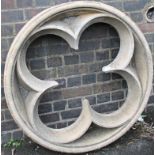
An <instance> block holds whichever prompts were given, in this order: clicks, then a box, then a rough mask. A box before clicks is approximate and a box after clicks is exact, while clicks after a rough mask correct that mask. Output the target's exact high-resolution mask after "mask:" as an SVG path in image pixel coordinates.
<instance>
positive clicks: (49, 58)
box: [27, 23, 127, 128]
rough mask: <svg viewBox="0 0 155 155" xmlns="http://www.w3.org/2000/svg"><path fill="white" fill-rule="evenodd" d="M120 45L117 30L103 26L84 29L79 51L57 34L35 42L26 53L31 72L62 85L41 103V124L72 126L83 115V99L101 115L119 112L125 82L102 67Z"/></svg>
mask: <svg viewBox="0 0 155 155" xmlns="http://www.w3.org/2000/svg"><path fill="white" fill-rule="evenodd" d="M119 46H120V39H119V36H118V33H117V32H116V30H115V29H114V28H113V27H112V26H110V25H108V24H103V23H97V24H93V25H91V26H90V27H88V28H87V29H86V30H85V32H84V33H83V34H82V36H81V38H80V43H79V50H74V49H71V48H70V47H69V45H68V44H67V43H66V41H64V40H63V39H61V38H60V37H57V36H54V35H46V36H42V37H40V38H38V39H36V40H35V41H34V42H33V43H32V44H31V45H30V47H29V48H28V51H27V66H28V68H29V70H30V71H31V73H32V74H33V75H34V76H36V77H37V78H40V79H43V80H44V79H46V80H47V79H49V80H56V81H58V82H59V86H58V87H57V88H55V89H51V90H48V91H47V92H46V93H44V95H43V97H42V98H41V100H40V104H39V106H38V113H39V116H40V119H41V120H42V122H43V123H45V124H46V125H47V126H49V127H51V128H63V127H65V126H68V125H70V124H72V123H73V122H74V121H75V120H76V119H77V117H78V116H79V115H80V112H81V99H82V98H87V99H88V100H89V103H90V105H91V106H92V107H93V108H94V109H95V110H96V111H97V112H99V113H110V112H112V111H115V110H117V109H119V107H121V105H122V104H123V103H124V101H125V99H126V95H127V84H126V81H125V80H124V79H123V78H122V77H121V76H120V75H118V74H115V73H107V74H105V73H103V72H102V67H103V66H106V65H108V64H109V63H110V62H112V61H113V59H114V58H115V57H116V56H117V53H118V51H119Z"/></svg>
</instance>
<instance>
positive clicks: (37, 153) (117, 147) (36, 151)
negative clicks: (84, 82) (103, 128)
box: [2, 111, 154, 155]
mask: <svg viewBox="0 0 155 155" xmlns="http://www.w3.org/2000/svg"><path fill="white" fill-rule="evenodd" d="M149 114H150V115H147V116H149V118H148V117H146V118H145V119H144V120H145V121H144V122H137V123H135V125H134V126H133V127H132V128H131V129H130V131H128V132H127V133H126V134H125V135H124V136H123V137H121V138H120V139H119V140H117V141H116V142H114V143H113V144H111V145H109V146H107V147H106V148H102V149H100V150H97V151H93V152H89V153H83V154H81V155H153V154H154V153H153V152H154V139H153V137H154V135H153V131H154V130H153V123H151V122H153V113H152V114H151V111H150V113H149ZM2 155H11V149H8V148H4V147H2ZM15 155H65V154H64V153H58V152H53V151H50V150H47V149H45V148H43V147H41V146H38V145H37V144H35V143H33V142H32V141H31V140H29V139H25V140H24V144H23V145H22V146H21V147H20V148H19V149H17V151H16V153H15Z"/></svg>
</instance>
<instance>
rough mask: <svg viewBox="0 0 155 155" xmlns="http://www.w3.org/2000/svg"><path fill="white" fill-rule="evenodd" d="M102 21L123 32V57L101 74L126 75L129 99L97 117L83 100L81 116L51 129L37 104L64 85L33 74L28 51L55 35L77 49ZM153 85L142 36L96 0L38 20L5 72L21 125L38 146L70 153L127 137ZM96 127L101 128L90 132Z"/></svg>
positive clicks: (24, 33)
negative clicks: (85, 34)
mask: <svg viewBox="0 0 155 155" xmlns="http://www.w3.org/2000/svg"><path fill="white" fill-rule="evenodd" d="M98 22H103V23H107V24H110V25H112V26H113V27H114V28H115V29H116V30H117V32H118V34H119V37H120V50H119V53H118V55H117V57H116V58H115V59H114V60H113V62H111V63H110V64H109V65H107V66H104V67H103V68H102V71H103V72H106V73H107V72H115V73H118V74H120V75H121V76H122V77H124V79H125V80H126V81H127V84H128V96H127V99H126V101H125V103H124V104H123V106H122V107H121V108H119V109H118V110H117V111H115V112H112V113H110V114H100V113H97V112H96V111H94V110H93V109H92V108H91V106H90V105H89V101H88V100H87V99H83V101H82V111H81V114H80V116H79V118H78V119H77V120H76V121H75V122H74V123H73V124H72V125H70V126H68V127H65V128H62V129H51V128H48V127H47V126H45V125H44V124H43V123H42V122H41V120H40V118H39V116H38V111H37V109H38V104H39V100H40V98H41V96H42V95H43V93H44V92H45V91H46V90H48V89H49V88H54V87H57V86H58V85H59V83H58V82H57V81H47V80H46V81H45V80H40V79H38V78H36V77H34V76H33V75H32V74H31V73H30V71H29V70H28V68H27V66H26V51H27V48H28V47H29V45H30V44H31V42H32V41H33V40H35V39H36V38H38V37H39V36H42V35H45V34H54V35H57V36H60V37H62V38H63V39H64V40H66V41H67V42H68V44H69V45H70V47H71V48H73V49H75V50H76V49H78V44H79V40H80V36H81V35H82V33H83V31H84V30H85V29H86V28H87V27H88V26H90V25H92V24H94V23H98ZM18 81H20V82H19V83H20V85H22V86H23V87H24V88H26V89H27V90H28V95H27V97H26V98H25V99H24V98H23V96H22V95H21V93H20V90H19V89H20V85H19V83H18ZM151 85H152V57H151V52H150V49H149V46H148V44H147V42H146V39H145V37H144V35H143V34H142V32H141V31H140V30H139V28H138V27H137V26H136V24H135V23H134V22H133V21H132V20H131V19H130V18H129V17H128V16H127V15H125V14H124V13H122V12H121V11H119V10H117V9H115V8H113V7H111V6H108V5H105V4H103V3H100V2H92V1H78V2H69V3H65V4H61V5H58V6H54V7H51V8H49V9H46V10H44V11H42V12H41V13H39V14H38V15H36V16H35V17H33V18H32V19H31V20H30V21H29V22H28V23H27V24H26V25H25V26H24V27H23V28H22V30H21V31H20V32H19V33H18V35H17V36H16V38H15V39H14V41H13V43H12V45H11V47H10V50H9V53H8V56H7V60H6V66H5V73H4V89H5V96H6V100H7V103H8V107H9V109H10V112H11V114H12V116H13V118H14V120H15V121H16V123H17V124H18V125H19V126H20V127H21V128H22V129H23V131H24V132H25V134H26V135H27V136H29V137H30V138H31V139H33V140H34V141H35V142H36V143H38V144H40V145H42V146H44V147H46V148H48V149H51V150H55V151H60V152H67V153H80V152H88V151H91V150H95V149H99V148H101V147H104V146H106V145H108V144H110V143H112V142H114V141H115V140H117V139H118V138H119V137H121V136H122V135H123V134H125V133H126V132H127V131H128V130H129V129H130V127H131V126H132V125H133V124H134V123H135V122H136V120H137V119H138V117H139V116H140V114H141V113H142V111H143V110H144V108H145V106H146V104H147V101H148V98H149V94H150V91H151ZM92 123H94V124H96V125H97V127H96V128H94V129H93V130H88V129H89V127H90V125H91V124H92Z"/></svg>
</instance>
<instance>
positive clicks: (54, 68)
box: [1, 0, 154, 143]
mask: <svg viewBox="0 0 155 155" xmlns="http://www.w3.org/2000/svg"><path fill="white" fill-rule="evenodd" d="M67 1H71V0H54V1H52V0H1V4H2V15H1V16H2V47H1V49H2V58H1V60H2V105H1V106H2V111H1V119H2V126H1V128H2V143H6V142H7V141H9V139H11V138H13V139H20V138H22V137H23V136H24V135H23V132H22V131H21V129H19V128H18V126H17V125H16V124H15V122H14V121H13V118H12V117H11V115H10V113H9V110H8V108H7V105H6V101H5V97H4V90H3V71H4V66H5V59H6V55H7V52H8V50H9V47H10V45H11V42H12V40H13V39H14V37H15V36H16V34H17V33H18V31H19V30H20V29H21V28H22V27H23V25H24V24H25V23H26V22H27V21H28V20H29V19H31V18H32V17H33V16H34V15H36V14H37V13H39V12H40V11H42V10H44V9H46V8H48V7H50V6H53V5H56V4H59V3H64V2H67ZM72 1H75V0H72ZM100 1H102V2H104V3H106V4H109V5H112V6H114V7H116V8H118V9H120V10H122V11H123V12H125V13H126V14H128V15H129V16H130V17H131V18H132V19H133V20H134V21H135V22H136V23H137V24H138V26H139V27H140V29H141V30H142V31H143V33H144V34H145V37H146V39H147V41H148V43H149V45H150V48H151V51H152V55H153V45H154V41H153V23H148V22H147V21H146V19H145V17H144V10H145V6H147V5H148V4H149V2H150V0H109V1H108V0H100ZM119 41H120V40H119V37H118V34H117V32H116V31H115V29H114V28H113V27H112V26H110V25H108V24H101V23H98V24H94V25H92V26H90V27H89V28H88V29H87V30H86V31H85V32H84V33H83V35H82V37H81V40H80V44H79V50H77V51H75V50H73V49H71V48H70V47H69V45H68V44H67V43H66V42H65V41H64V40H63V39H61V38H59V37H57V36H53V35H46V36H43V37H40V38H38V39H36V40H35V41H34V42H33V43H32V44H31V45H30V47H29V49H28V52H27V65H28V68H29V69H30V71H31V72H32V74H33V75H35V76H36V77H38V78H40V79H55V80H58V81H59V82H60V83H61V84H62V85H61V86H59V87H57V88H55V89H53V90H49V91H48V92H46V93H45V94H44V95H43V97H42V99H41V101H40V104H39V107H38V113H39V116H40V118H41V120H42V121H43V122H44V123H45V124H47V126H49V127H52V128H62V127H65V126H68V125H70V124H71V123H73V122H74V121H75V120H76V118H77V117H78V116H79V114H80V111H81V98H83V97H85V98H87V99H88V100H89V102H90V104H91V106H92V107H93V108H94V109H95V110H96V111H98V112H100V113H103V112H111V111H114V110H116V109H118V108H119V107H120V106H121V105H122V104H123V102H124V101H125V98H126V95H127V85H126V81H125V80H124V79H123V78H122V77H120V76H119V75H118V74H105V73H102V72H101V68H102V66H104V65H107V64H109V63H110V62H111V61H112V60H113V59H114V58H115V57H116V55H117V52H118V50H119ZM153 102H154V101H153V91H152V92H151V96H150V99H149V101H148V106H147V107H146V109H145V111H147V110H153Z"/></svg>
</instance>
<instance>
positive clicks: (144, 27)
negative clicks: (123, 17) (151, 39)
mask: <svg viewBox="0 0 155 155" xmlns="http://www.w3.org/2000/svg"><path fill="white" fill-rule="evenodd" d="M138 26H139V28H140V29H141V31H142V32H143V33H146V32H154V23H143V24H139V25H138Z"/></svg>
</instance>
